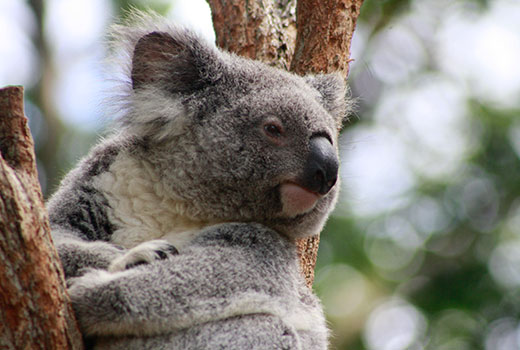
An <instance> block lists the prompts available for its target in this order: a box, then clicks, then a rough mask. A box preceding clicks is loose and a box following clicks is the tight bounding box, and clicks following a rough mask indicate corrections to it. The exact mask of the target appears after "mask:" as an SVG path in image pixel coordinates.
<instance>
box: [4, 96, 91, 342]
mask: <svg viewBox="0 0 520 350" xmlns="http://www.w3.org/2000/svg"><path fill="white" fill-rule="evenodd" d="M0 154H1V157H0V193H1V194H2V196H1V199H0V280H1V281H2V283H1V284H0V296H1V297H0V334H1V335H2V336H1V338H0V346H1V347H2V348H4V346H5V348H6V349H82V348H83V345H82V341H81V335H80V333H79V330H78V328H77V325H76V321H75V318H74V315H73V312H72V307H71V305H70V302H69V299H68V296H67V294H66V286H65V280H64V277H63V272H62V269H61V265H60V262H59V258H58V254H57V253H56V250H55V248H54V246H53V244H52V240H51V237H50V228H49V223H48V218H47V212H46V210H45V206H44V203H43V197H42V194H41V189H40V185H39V183H38V176H37V173H36V162H35V156H34V145H33V140H32V137H31V134H30V132H29V129H28V127H27V118H26V117H25V116H24V112H23V88H22V87H8V88H4V89H0Z"/></svg>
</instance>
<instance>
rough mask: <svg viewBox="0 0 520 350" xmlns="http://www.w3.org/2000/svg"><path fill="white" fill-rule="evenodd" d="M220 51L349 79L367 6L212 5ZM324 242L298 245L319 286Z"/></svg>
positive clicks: (341, 2) (317, 0)
mask: <svg viewBox="0 0 520 350" xmlns="http://www.w3.org/2000/svg"><path fill="white" fill-rule="evenodd" d="M207 1H208V3H209V5H210V7H211V12H212V16H213V26H214V28H215V33H216V36H217V45H218V46H220V47H222V48H224V49H226V50H228V51H231V52H235V53H237V54H239V55H242V56H245V57H248V58H253V59H258V60H261V61H264V62H266V63H267V64H270V65H272V66H276V67H280V68H285V69H287V68H288V67H290V70H291V71H293V72H295V73H297V74H300V75H304V74H309V73H330V72H332V71H340V72H342V73H343V75H344V77H345V79H346V77H347V75H348V63H349V61H350V60H349V57H350V43H351V40H352V35H353V33H354V28H355V26H356V21H357V17H358V16H359V11H360V8H361V4H362V3H363V0H299V1H298V4H297V5H296V1H295V0H250V1H243V0H207ZM318 245H319V236H314V237H310V238H307V239H302V240H300V241H299V242H298V253H299V256H300V265H301V268H302V273H303V274H304V276H305V279H306V281H307V285H308V286H309V287H311V286H312V283H313V281H314V266H315V265H316V258H317V255H318Z"/></svg>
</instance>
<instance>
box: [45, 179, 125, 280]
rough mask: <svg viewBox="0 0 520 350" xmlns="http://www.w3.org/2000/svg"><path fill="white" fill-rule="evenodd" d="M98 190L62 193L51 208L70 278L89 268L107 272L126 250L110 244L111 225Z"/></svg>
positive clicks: (55, 237) (84, 188) (53, 230)
mask: <svg viewBox="0 0 520 350" xmlns="http://www.w3.org/2000/svg"><path fill="white" fill-rule="evenodd" d="M99 197H100V194H96V193H95V190H93V189H92V188H89V187H88V186H80V187H79V188H76V189H74V190H71V191H70V192H68V193H67V194H66V195H63V194H61V193H58V194H57V196H56V195H55V197H54V198H53V201H54V203H53V202H51V206H50V207H49V218H50V224H51V234H52V238H53V241H54V244H55V246H56V249H57V250H58V254H59V257H60V260H61V262H62V265H63V268H64V271H65V276H66V278H70V277H77V276H79V275H80V274H81V273H82V271H85V269H86V268H95V269H107V268H108V266H109V265H110V263H111V262H112V261H113V260H114V259H116V258H118V257H120V256H122V255H123V254H124V253H125V250H124V249H122V248H120V247H117V246H115V245H113V244H111V243H109V242H108V233H109V229H110V224H109V222H108V219H106V216H105V215H104V212H103V205H104V203H103V202H102V201H101V199H100V198H99Z"/></svg>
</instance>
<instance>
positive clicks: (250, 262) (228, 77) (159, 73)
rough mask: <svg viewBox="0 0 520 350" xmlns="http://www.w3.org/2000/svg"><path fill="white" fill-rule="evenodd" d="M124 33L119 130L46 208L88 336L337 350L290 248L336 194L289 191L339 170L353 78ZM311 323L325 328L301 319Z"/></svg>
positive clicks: (168, 344)
mask: <svg viewBox="0 0 520 350" xmlns="http://www.w3.org/2000/svg"><path fill="white" fill-rule="evenodd" d="M113 37H114V48H113V51H114V52H115V53H116V56H117V57H118V58H121V57H123V58H126V59H127V62H124V63H121V64H120V67H122V68H123V70H124V72H123V73H124V76H125V77H126V78H125V80H124V81H123V82H122V85H121V90H120V96H118V100H119V103H117V104H115V106H116V107H114V110H116V109H117V110H119V111H120V112H119V117H118V125H117V128H116V130H117V132H116V133H114V134H113V135H112V136H111V137H109V138H108V139H107V140H104V141H102V142H101V143H100V144H99V145H98V146H96V147H95V148H94V149H93V150H92V151H91V152H90V154H89V155H88V156H87V157H86V158H85V159H84V160H82V161H81V162H80V163H79V164H78V166H77V167H76V168H75V169H74V170H73V171H72V172H71V173H69V175H67V177H66V178H65V179H64V180H63V182H62V184H61V186H60V188H59V189H58V191H57V192H56V194H55V195H54V196H53V197H52V198H51V200H50V201H49V203H48V209H49V214H50V221H51V227H52V233H53V238H54V241H55V244H56V246H57V248H58V252H59V254H60V258H61V260H62V263H63V265H64V269H65V273H66V277H67V278H68V279H69V285H70V286H71V289H70V292H71V296H72V298H73V305H74V308H75V310H76V312H77V316H78V319H79V322H80V324H81V326H82V330H83V332H84V333H85V334H86V335H87V336H89V337H94V338H93V339H94V341H95V343H96V344H97V346H98V348H100V349H105V348H106V349H109V348H114V349H118V348H127V349H131V348H144V349H155V348H158V349H163V348H183V349H184V348H186V349H191V348H193V349H195V348H219V347H221V348H230V347H231V348H243V347H245V346H246V345H245V344H247V347H251V348H255V349H256V348H258V349H264V348H265V349H267V348H269V349H271V348H287V349H300V348H309V349H324V348H326V346H327V345H326V344H327V331H326V327H325V324H324V319H323V315H322V313H321V309H320V306H319V303H318V301H317V300H316V298H315V297H314V296H313V295H312V293H311V292H310V291H309V290H308V289H307V287H306V286H305V285H304V283H303V280H302V277H301V276H300V273H299V271H298V264H297V258H296V254H295V249H296V247H295V243H294V240H295V238H299V237H305V236H310V235H314V234H317V233H319V232H320V230H321V229H322V227H323V225H324V223H325V220H326V218H327V216H328V214H329V212H330V211H331V210H332V208H333V206H334V204H335V201H336V198H337V189H338V187H339V186H338V185H337V184H336V185H334V183H333V182H332V181H331V186H332V185H334V186H333V187H332V188H331V189H330V190H329V189H328V188H327V189H326V190H325V191H320V193H322V192H323V193H322V195H319V196H318V195H316V198H318V199H316V201H315V202H313V201H311V202H310V203H311V204H312V205H309V206H308V207H306V206H302V207H299V205H298V201H294V200H293V199H294V198H296V199H298V198H300V197H298V196H296V197H294V198H293V197H291V196H294V194H293V192H291V190H292V189H294V187H295V186H293V185H294V184H295V185H296V187H297V188H300V189H301V188H306V189H309V187H306V186H307V184H308V183H309V181H311V182H312V181H320V180H312V178H313V176H314V175H315V174H313V173H309V169H314V168H313V167H314V163H315V161H316V159H315V158H316V157H318V158H319V157H325V156H324V155H323V154H327V157H328V159H327V162H328V164H331V165H330V166H329V167H328V168H330V169H335V170H334V171H337V138H338V133H339V129H340V127H341V123H342V121H343V119H344V118H345V116H346V113H347V110H348V103H347V101H346V97H345V94H346V87H345V85H344V81H343V79H342V78H341V77H340V76H338V75H335V74H331V75H319V76H308V77H305V78H302V77H298V76H295V75H292V74H290V73H287V72H284V71H281V70H276V69H274V68H271V67H268V66H266V65H264V64H262V63H259V62H255V61H251V60H246V59H243V58H240V57H238V56H235V55H232V54H228V53H225V52H221V51H219V50H217V49H216V48H214V47H213V46H211V45H208V44H207V43H205V42H204V41H203V40H202V39H200V38H199V37H198V36H197V35H195V34H194V33H192V32H190V31H188V30H185V29H182V28H179V27H177V26H174V25H171V24H168V23H166V22H165V21H164V20H163V19H161V18H159V17H156V16H153V15H150V16H149V15H143V14H140V13H136V14H133V15H132V16H131V19H130V20H129V23H127V24H126V25H121V26H116V27H115V29H114V33H113ZM266 125H267V126H273V125H275V126H277V128H278V129H276V130H275V133H271V134H269V133H268V132H267V131H266V130H268V129H266ZM277 130H278V131H282V133H281V134H277V133H276V131H277ZM316 138H319V139H321V143H320V145H323V144H325V147H328V148H329V149H327V150H326V152H324V153H323V154H321V155H320V154H318V155H316V154H314V153H316V152H315V151H313V148H312V147H311V146H310V144H311V143H312V142H313V140H314V139H316ZM324 139H326V140H328V141H327V142H323V140H324ZM327 145H328V146H327ZM320 147H321V146H320ZM313 152H314V153H313ZM318 153H319V152H318ZM313 162H314V163H313ZM318 163H319V159H318ZM309 164H311V165H312V166H309ZM318 166H319V164H318ZM312 171H314V170H312ZM329 172H330V171H329ZM309 179H311V180H309ZM334 181H335V177H334ZM291 186H292V187H291ZM286 189H288V190H286ZM311 191H315V190H314V189H312V190H311ZM300 192H301V191H300ZM303 193H306V192H305V191H303ZM311 197H312V196H311ZM303 198H304V201H305V198H308V197H305V196H304V197H303ZM312 198H314V197H312ZM288 203H289V204H288ZM294 203H296V204H294ZM231 222H241V223H245V224H231ZM247 223H249V224H247ZM218 224H221V225H218ZM213 225H218V226H213ZM206 228H207V229H206ZM150 240H163V241H156V243H153V244H150V243H149V242H148V241H150ZM164 240H166V241H168V242H169V243H170V244H167V243H165V241H164ZM171 244H173V245H174V246H175V247H176V248H179V251H180V254H178V255H177V254H175V253H176V250H175V249H174V248H173V247H172V246H171ZM132 248H133V249H132ZM140 262H145V263H148V264H146V265H142V266H137V267H134V268H129V267H131V266H133V265H135V264H136V263H140ZM92 268H95V269H98V270H94V271H92V270H91V269H92ZM125 268H129V269H127V270H124V271H121V269H125ZM107 270H108V271H110V272H108V271H107ZM267 301H269V302H267ZM229 305H232V306H233V308H234V309H233V308H231V307H230V306H229ZM236 305H239V306H240V307H238V306H236ZM230 310H233V312H231V311H230ZM299 313H302V314H305V315H311V316H309V317H311V319H313V320H314V321H310V322H311V323H313V322H314V323H315V324H314V326H313V327H311V328H309V327H307V328H309V329H307V328H305V327H304V326H302V327H301V329H298V327H296V326H295V325H294V324H293V323H291V322H293V321H294V320H298V317H292V318H291V317H289V316H287V315H298V314H299ZM282 314H283V315H285V316H281V315H282ZM296 323H298V322H296ZM308 323H309V322H308ZM237 334H241V336H237Z"/></svg>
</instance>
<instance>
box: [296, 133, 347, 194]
mask: <svg viewBox="0 0 520 350" xmlns="http://www.w3.org/2000/svg"><path fill="white" fill-rule="evenodd" d="M338 168H339V161H338V156H337V154H336V149H335V148H334V147H333V146H332V144H331V143H330V141H329V140H328V139H327V138H326V137H324V136H313V137H312V138H311V140H310V153H309V157H308V158H307V163H306V164H305V168H304V171H303V179H302V180H303V183H302V185H303V186H304V187H305V188H306V189H308V190H309V191H312V192H316V193H319V194H321V195H325V194H327V193H328V192H329V191H330V189H331V188H332V187H333V186H334V184H336V181H337V179H338Z"/></svg>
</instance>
